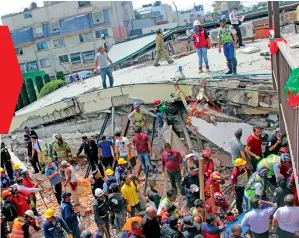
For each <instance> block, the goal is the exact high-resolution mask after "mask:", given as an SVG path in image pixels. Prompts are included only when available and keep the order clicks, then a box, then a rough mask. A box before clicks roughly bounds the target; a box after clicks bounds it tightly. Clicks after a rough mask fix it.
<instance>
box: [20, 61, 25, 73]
mask: <svg viewBox="0 0 299 238" xmlns="http://www.w3.org/2000/svg"><path fill="white" fill-rule="evenodd" d="M20 68H21V71H22V73H25V72H26V64H25V63H22V64H20Z"/></svg>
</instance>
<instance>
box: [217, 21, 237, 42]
mask: <svg viewBox="0 0 299 238" xmlns="http://www.w3.org/2000/svg"><path fill="white" fill-rule="evenodd" d="M219 37H220V42H221V44H227V43H230V42H233V41H234V40H233V37H232V33H231V32H230V30H229V26H228V25H226V26H225V27H224V28H222V29H220V35H219Z"/></svg>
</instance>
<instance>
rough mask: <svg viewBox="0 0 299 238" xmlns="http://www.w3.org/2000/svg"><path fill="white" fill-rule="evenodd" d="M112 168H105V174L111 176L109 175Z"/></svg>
mask: <svg viewBox="0 0 299 238" xmlns="http://www.w3.org/2000/svg"><path fill="white" fill-rule="evenodd" d="M113 173H114V172H113V170H112V169H106V171H105V174H106V175H107V176H111V175H113Z"/></svg>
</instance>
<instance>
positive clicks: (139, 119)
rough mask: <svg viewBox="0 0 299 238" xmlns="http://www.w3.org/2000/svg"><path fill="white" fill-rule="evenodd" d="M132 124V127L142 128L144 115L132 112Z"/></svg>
mask: <svg viewBox="0 0 299 238" xmlns="http://www.w3.org/2000/svg"><path fill="white" fill-rule="evenodd" d="M133 118H134V122H133V125H134V126H138V127H141V128H142V127H144V126H145V120H144V115H143V113H142V112H139V113H138V112H136V111H134V117H133Z"/></svg>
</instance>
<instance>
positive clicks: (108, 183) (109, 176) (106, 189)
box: [103, 169, 117, 195]
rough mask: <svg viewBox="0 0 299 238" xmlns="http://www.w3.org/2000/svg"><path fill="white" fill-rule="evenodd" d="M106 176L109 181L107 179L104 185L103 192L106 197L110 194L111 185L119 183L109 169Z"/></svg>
mask: <svg viewBox="0 0 299 238" xmlns="http://www.w3.org/2000/svg"><path fill="white" fill-rule="evenodd" d="M105 174H106V176H107V179H106V181H105V183H104V184H103V191H104V193H105V194H106V195H108V194H109V188H110V186H111V184H113V183H117V179H116V178H115V176H114V175H113V174H114V172H113V170H112V169H107V170H106V171H105Z"/></svg>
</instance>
